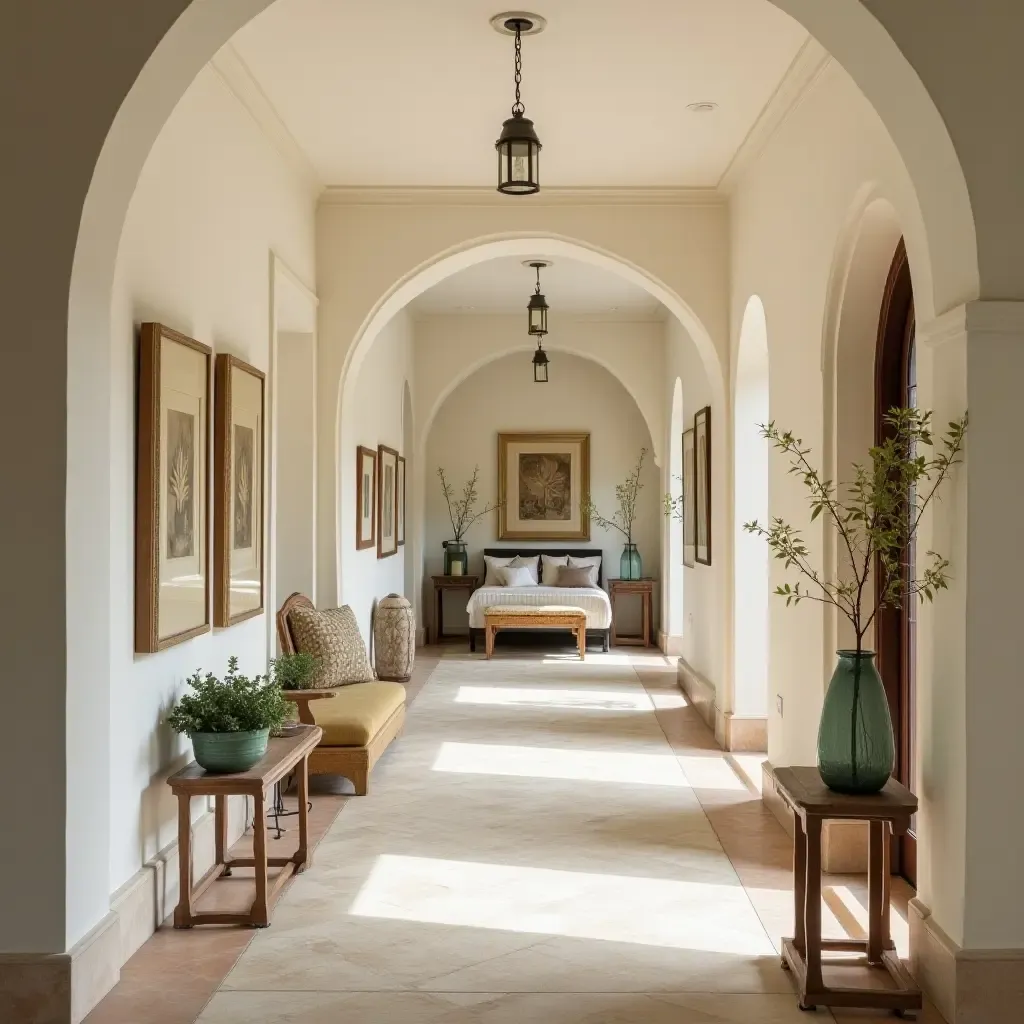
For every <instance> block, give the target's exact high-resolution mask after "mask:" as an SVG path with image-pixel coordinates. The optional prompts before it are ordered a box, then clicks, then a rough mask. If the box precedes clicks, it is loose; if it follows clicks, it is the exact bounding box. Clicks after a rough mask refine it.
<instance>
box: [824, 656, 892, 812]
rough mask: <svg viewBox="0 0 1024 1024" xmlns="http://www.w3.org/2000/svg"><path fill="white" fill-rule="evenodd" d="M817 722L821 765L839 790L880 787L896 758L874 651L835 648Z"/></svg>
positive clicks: (867, 790)
mask: <svg viewBox="0 0 1024 1024" xmlns="http://www.w3.org/2000/svg"><path fill="white" fill-rule="evenodd" d="M836 655H837V657H838V659H839V661H838V663H837V664H836V670H835V672H833V673H832V681H831V682H830V683H829V684H828V692H827V693H826V694H825V704H824V706H823V707H822V709H821V724H820V725H819V726H818V771H819V773H820V774H821V780H822V782H824V783H825V785H826V786H828V788H829V789H832V790H835V791H836V792H837V793H857V794H864V793H877V792H878V791H879V790H880V789H881V788H882V787H883V786H884V785H885V784H886V782H888V780H889V776H890V775H892V772H893V768H894V767H895V764H896V745H895V742H894V740H893V733H892V719H891V718H890V716H889V701H888V700H887V699H886V696H885V687H884V686H883V685H882V679H881V677H880V676H879V674H878V670H877V669H876V668H875V654H874V652H873V651H861V652H860V653H858V652H857V651H837V652H836Z"/></svg>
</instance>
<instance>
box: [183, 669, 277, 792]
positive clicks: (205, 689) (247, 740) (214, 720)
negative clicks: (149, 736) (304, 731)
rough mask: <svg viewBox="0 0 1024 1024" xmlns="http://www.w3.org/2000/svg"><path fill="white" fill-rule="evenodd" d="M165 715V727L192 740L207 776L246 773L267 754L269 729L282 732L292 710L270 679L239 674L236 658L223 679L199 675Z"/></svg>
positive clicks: (193, 677)
mask: <svg viewBox="0 0 1024 1024" xmlns="http://www.w3.org/2000/svg"><path fill="white" fill-rule="evenodd" d="M186 681H187V682H188V685H189V686H190V687H192V691H193V692H192V693H185V694H183V695H182V697H181V699H180V700H179V701H178V703H177V704H176V705H175V706H174V709H173V710H172V711H171V713H170V714H169V715H168V716H167V724H168V725H170V727H171V728H172V729H173V730H174V731H175V732H177V733H183V734H184V735H186V736H188V738H189V739H190V740H191V741H192V749H193V751H194V753H195V757H196V761H198V762H199V764H200V765H201V766H202V767H203V768H205V769H206V770H207V771H208V772H244V771H248V770H249V769H250V768H252V766H253V765H254V764H256V763H257V762H258V761H259V760H260V758H261V757H263V755H264V754H265V753H266V751H267V740H268V738H269V736H270V733H271V730H276V729H279V728H280V727H281V725H282V724H283V723H284V721H285V719H286V718H287V717H288V714H289V710H290V707H291V705H290V704H289V702H288V701H286V700H285V698H284V697H283V696H282V695H281V686H280V684H279V683H278V682H276V681H275V680H273V679H271V678H270V677H269V676H253V678H252V679H250V678H249V677H248V676H243V675H240V674H239V672H238V659H237V658H234V657H232V658H229V659H228V673H227V675H226V676H225V677H224V679H223V680H221V679H218V678H217V677H216V676H215V675H214V674H213V673H212V672H207V673H206V675H205V676H203V675H201V674H200V673H199V672H198V671H196V672H195V673H194V674H193V675H192V676H190V677H189V678H188V680H186Z"/></svg>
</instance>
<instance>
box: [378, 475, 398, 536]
mask: <svg viewBox="0 0 1024 1024" xmlns="http://www.w3.org/2000/svg"><path fill="white" fill-rule="evenodd" d="M383 500H384V507H383V508H382V509H381V511H382V513H383V530H382V532H383V535H384V536H385V537H388V538H391V537H392V536H393V535H394V532H395V467H394V466H385V467H384V499H383Z"/></svg>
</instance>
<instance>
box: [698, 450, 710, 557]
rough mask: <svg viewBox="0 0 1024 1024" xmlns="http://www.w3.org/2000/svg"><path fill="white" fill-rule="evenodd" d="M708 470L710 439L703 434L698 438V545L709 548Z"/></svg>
mask: <svg viewBox="0 0 1024 1024" xmlns="http://www.w3.org/2000/svg"><path fill="white" fill-rule="evenodd" d="M707 469H708V439H707V436H706V435H705V434H704V433H703V432H702V433H701V434H700V435H699V436H698V438H697V498H698V500H697V508H698V513H697V545H698V546H699V547H702V548H703V547H707V543H708V517H707V516H706V515H705V514H704V512H703V508H704V506H705V494H704V480H705V479H706V477H707Z"/></svg>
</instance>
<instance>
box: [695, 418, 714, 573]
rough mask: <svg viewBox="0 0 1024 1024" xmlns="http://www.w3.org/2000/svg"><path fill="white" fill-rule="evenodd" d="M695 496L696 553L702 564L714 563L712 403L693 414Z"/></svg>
mask: <svg viewBox="0 0 1024 1024" xmlns="http://www.w3.org/2000/svg"><path fill="white" fill-rule="evenodd" d="M693 449H694V488H693V493H694V499H695V501H696V505H697V508H696V514H695V515H694V526H695V527H696V534H697V537H696V547H697V550H696V556H697V561H698V562H700V563H701V564H702V565H710V564H711V406H710V405H706V406H704V408H703V409H700V410H698V412H697V414H696V415H695V416H694V417H693Z"/></svg>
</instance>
